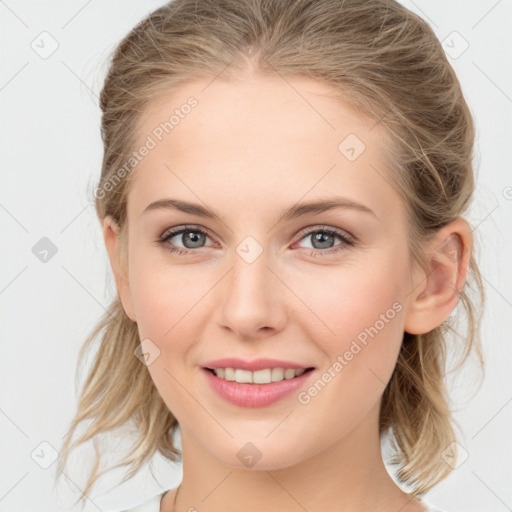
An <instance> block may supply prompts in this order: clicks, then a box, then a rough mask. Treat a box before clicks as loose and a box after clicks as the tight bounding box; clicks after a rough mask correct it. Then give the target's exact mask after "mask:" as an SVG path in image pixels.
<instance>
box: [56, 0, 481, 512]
mask: <svg viewBox="0 0 512 512" xmlns="http://www.w3.org/2000/svg"><path fill="white" fill-rule="evenodd" d="M101 109H102V111H103V118H102V137H103V142H104V145H105V153H104V161H103V168H102V175H101V179H100V182H99V184H98V187H97V189H96V191H95V201H96V209H97V213H98V218H99V220H100V222H101V226H102V230H103V236H104V240H105V245H106V249H107V251H108V255H109V258H110V262H111V266H112V270H113V274H114V277H115V281H116V288H117V293H118V296H117V298H116V300H115V301H114V302H113V303H112V305H111V307H110V310H109V314H108V315H105V317H104V318H103V319H102V320H101V322H100V323H99V324H98V325H97V327H96V329H95V330H94V331H93V333H91V336H90V337H89V339H88V340H87V341H86V343H85V345H84V347H83V350H85V349H86V348H87V347H90V346H91V343H92V341H93V340H94V339H95V338H97V337H98V335H101V345H100V348H99V351H98V352H97V354H96V356H95V362H94V364H93V367H92V368H91V370H90V373H89V377H88V379H87V381H86V383H85V386H84V389H83V392H82V396H81V399H80V402H79V405H78V411H77V414H76V417H75V418H74V420H73V423H72V426H71V427H72V428H71V431H70V433H69V436H68V438H67V439H66V443H65V445H64V450H63V452H64V456H63V458H62V459H61V461H60V466H59V468H60V469H61V470H62V468H63V467H64V464H65V460H66V458H67V456H68V452H69V450H70V449H71V448H73V447H74V446H76V445H78V444H80V443H82V442H85V441H87V440H88V439H91V438H94V437H95V436H97V435H98V434H101V433H106V432H110V431H113V430H114V429H116V428H120V427H124V426H126V425H129V426H132V427H133V428H134V430H135V433H136V436H137V444H136V445H135V449H134V450H133V451H132V452H131V453H129V454H127V456H126V458H125V459H124V460H123V462H122V464H123V465H129V466H131V467H132V470H131V472H130V473H129V475H128V476H127V478H129V477H131V476H133V475H134V474H135V472H136V471H137V470H138V469H140V467H141V466H142V465H143V464H144V463H145V462H147V461H148V460H150V459H151V457H152V456H153V455H154V454H155V452H157V451H158V452H160V453H161V454H162V455H163V456H165V457H167V458H168V459H169V460H178V459H179V457H180V455H181V456H182V459H183V479H182V482H181V484H180V486H179V488H177V489H172V490H170V492H163V493H159V494H158V495H157V496H154V497H153V498H151V499H150V500H149V501H147V502H146V503H144V504H143V505H142V506H141V508H136V509H135V508H134V509H133V510H154V511H158V510H160V511H161V512H171V511H174V512H181V511H184V510H201V511H210V510H211V511H213V510H224V511H229V510H240V509H241V508H243V510H245V511H253V510H254V511H256V510H269V511H272V510H276V511H277V510H279V511H292V510H308V511H316V510H344V511H352V510H354V511H355V510H358V511H361V510H372V511H374V510H379V511H382V512H388V511H389V512H391V511H397V510H400V511H402V512H424V511H434V510H435V509H434V508H432V507H431V506H430V505H428V504H427V503H425V502H423V501H422V500H421V495H422V494H424V493H425V492H427V491H428V490H429V489H431V488H432V487H433V486H434V485H436V484H437V483H438V482H440V481H441V480H442V479H444V478H445V477H446V476H447V475H448V474H449V473H450V471H451V470H452V468H453V460H454V457H455V451H456V447H457V444H456V438H455V435H454V431H453V428H452V419H451V414H450V410H449V407H448V399H447V396H446V389H445V383H444V380H443V376H444V372H445V351H446V341H447V340H448V341H449V343H450V344H453V343H455V341H456V340H455V338H448V339H447V337H446V334H447V332H448V331H452V332H454V333H455V331H454V329H453V328H452V327H451V326H450V325H447V324H446V322H445V321H446V319H447V318H448V317H449V316H450V314H451V313H452V312H454V310H455V308H456V306H457V304H458V302H459V300H460V301H461V303H462V305H463V307H464V308H465V311H466V313H467V317H466V318H465V320H463V321H465V322H466V324H467V329H466V330H467V332H466V333H465V335H464V336H462V337H461V339H462V348H463V356H462V357H461V362H460V364H462V363H463V362H464V360H465V359H466V357H467V356H468V355H469V353H470V352H471V351H472V350H475V351H476V353H477V354H478V355H479V357H480V360H481V356H480V352H479V346H478V337H477V332H478V318H479V315H477V314H476V313H479V314H480V313H481V311H480V309H478V308H477V305H476V304H474V303H473V302H472V300H471V299H470V297H469V295H468V293H467V291H466V290H467V286H469V283H470V281H471V280H473V281H474V282H475V283H476V285H477V287H478V290H479V291H480V294H481V295H480V298H481V301H483V287H482V282H481V277H480V274H479V271H478V266H477V264H476V261H475V257H474V255H473V250H472V237H471V227H470V226H469V224H468V222H467V221H466V220H465V219H464V213H465V212H466V210H467V208H468V206H469V204H470V201H471V197H472V193H473V189H474V180H473V170H472V163H471V160H472V150H473V140H474V129H473V122H472V119H471V115H470V112H469V109H468V107H467V105H466V102H465V100H464V97H463V95H462V92H461V88H460V84H459V82H458V80H457V77H456V75H455V73H454V71H453V69H452V68H451V66H450V64H449V63H448V61H447V59H446V57H445V55H444V52H443V50H442V47H441V45H440V43H439V41H438V40H437V39H436V37H435V35H434V33H433V31H432V30H431V29H430V27H429V26H428V25H427V24H426V23H425V22H424V21H423V20H421V19H420V18H419V17H418V16H416V15H414V14H413V13H411V12H409V11H408V10H407V9H405V8H404V7H402V6H401V5H400V4H398V3H396V2H390V1H385V0H379V1H374V2H363V1H361V0H349V1H345V2H340V1H335V0H320V1H318V0H316V1H310V0H299V1H291V0H274V1H270V0H264V1H256V0H242V1H241V0H221V1H215V2H212V1H206V0H203V1H201V0H176V1H174V2H171V3H169V4H167V5H165V6H163V7H161V8H159V9H158V10H156V11H155V12H154V13H152V14H150V15H149V16H148V17H147V18H146V19H145V20H143V21H142V22H141V23H140V24H138V26H137V27H135V28H134V29H133V31H132V32H131V33H130V34H128V36H126V38H125V39H124V40H123V41H122V42H121V43H120V44H119V46H118V48H117V50H116V52H115V55H114V56H113V60H112V64H111V67H110V70H109V72H108V75H107V77H106V81H105V85H104V88H103V90H102V94H101ZM87 419H93V420H94V422H93V423H92V424H91V425H90V426H89V427H88V428H87V430H86V432H85V433H84V434H83V435H82V436H81V437H80V438H79V439H77V440H75V442H74V443H73V444H70V443H71V438H72V436H73V433H74V431H75V429H76V427H77V426H78V425H79V424H80V423H81V422H82V421H83V420H87ZM178 427H179V433H180V435H181V444H182V446H181V450H178V449H177V448H176V446H175V442H174V438H173V435H174V434H175V433H176V432H177V429H178ZM382 441H389V442H390V443H391V445H392V447H393V448H394V455H393V457H392V459H391V462H392V463H394V464H396V465H397V466H398V471H397V477H398V483H401V484H403V485H404V486H408V487H410V489H409V490H404V489H402V488H401V486H399V485H398V483H396V482H395V481H394V480H393V478H392V477H391V476H390V474H389V473H388V471H387V469H386V467H385V465H384V459H383V455H382V452H381V442H382ZM99 461H100V455H99V453H98V459H97V462H98V464H99ZM103 473H104V471H102V472H99V471H98V466H96V467H95V468H94V471H93V472H92V474H91V475H90V479H89V482H88V485H87V487H86V489H85V490H84V495H85V494H87V493H88V492H89V491H90V489H91V488H92V486H93V485H94V482H95V481H96V480H97V478H98V477H99V476H100V475H101V474H103Z"/></svg>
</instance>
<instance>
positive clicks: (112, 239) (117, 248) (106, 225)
mask: <svg viewBox="0 0 512 512" xmlns="http://www.w3.org/2000/svg"><path fill="white" fill-rule="evenodd" d="M120 235H121V233H120V228H119V226H118V224H117V222H116V221H115V220H114V219H113V218H112V217H111V216H110V215H107V216H106V217H105V219H104V220H103V240H104V241H105V247H106V248H107V252H108V257H109V259H110V266H111V267H112V272H113V274H114V278H115V281H116V288H117V296H118V297H119V300H120V301H121V304H122V305H123V309H124V311H125V313H126V315H127V316H128V318H130V320H132V321H133V322H135V321H136V319H135V312H134V308H133V303H132V297H131V292H130V284H129V280H128V268H127V264H125V261H124V260H123V258H122V253H121V250H122V243H123V240H122V239H121V236H120ZM126 249H127V248H126Z"/></svg>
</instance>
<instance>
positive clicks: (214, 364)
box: [202, 357, 313, 372]
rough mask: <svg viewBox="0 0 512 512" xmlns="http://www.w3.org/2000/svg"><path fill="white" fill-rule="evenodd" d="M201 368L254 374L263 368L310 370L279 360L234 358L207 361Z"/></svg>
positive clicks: (303, 366)
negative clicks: (245, 371)
mask: <svg viewBox="0 0 512 512" xmlns="http://www.w3.org/2000/svg"><path fill="white" fill-rule="evenodd" d="M202 366H203V368H211V369H212V370H213V369H214V368H240V370H249V371H251V372H255V371H257V370H264V369H265V368H285V369H286V368H293V369H295V370H298V369H299V368H304V370H305V369H306V368H312V367H313V366H312V365H309V366H308V365H306V366H305V365H303V364H300V363H294V362H292V361H283V360H281V359H268V358H260V359H253V360H252V361H244V360H243V359H237V358H236V357H225V358H223V359H215V361H208V362H206V363H204V364H203V365H202Z"/></svg>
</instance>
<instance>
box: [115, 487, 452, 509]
mask: <svg viewBox="0 0 512 512" xmlns="http://www.w3.org/2000/svg"><path fill="white" fill-rule="evenodd" d="M166 492H167V491H164V492H161V493H158V494H156V495H155V496H152V497H151V498H149V499H148V500H146V501H144V502H143V503H141V504H139V505H136V506H135V507H133V508H129V509H125V510H120V511H119V512H160V502H161V501H162V498H163V497H164V494H165V493H166ZM422 503H423V504H424V505H426V506H427V507H428V509H427V510H426V511H425V512H447V511H445V510H441V509H440V508H435V507H432V506H431V505H429V504H428V503H426V502H425V501H422Z"/></svg>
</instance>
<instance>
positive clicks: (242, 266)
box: [220, 236, 286, 337]
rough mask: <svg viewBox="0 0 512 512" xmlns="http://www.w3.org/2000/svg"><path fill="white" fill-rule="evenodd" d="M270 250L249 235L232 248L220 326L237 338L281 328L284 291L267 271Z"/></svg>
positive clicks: (269, 263) (270, 262)
mask: <svg viewBox="0 0 512 512" xmlns="http://www.w3.org/2000/svg"><path fill="white" fill-rule="evenodd" d="M271 260H272V258H271V251H269V250H268V249H264V247H263V246H262V245H261V244H260V243H259V242H258V241H257V240H256V239H255V238H254V237H252V236H248V237H246V238H244V239H243V240H242V242H240V244H238V246H236V247H235V251H234V253H233V257H232V260H231V261H232V270H231V272H230V273H229V275H228V276H226V279H225V282H224V285H223V287H222V299H221V301H220V304H221V323H222V325H223V326H225V327H229V328H230V329H231V330H233V331H235V332H236V333H238V334H239V335H240V336H246V337H250V336H254V335H256V334H257V333H258V331H259V330H261V329H262V328H263V327H266V328H267V329H265V330H268V328H270V329H273V330H275V329H277V330H279V329H281V328H282V326H283V322H284V320H285V311H286V308H285V306H284V301H283V297H284V294H283V290H282V285H281V283H280V282H279V280H278V279H277V278H276V277H275V275H274V273H273V272H272V271H271V270H270V268H272V267H273V266H274V265H273V262H272V261H271Z"/></svg>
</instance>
